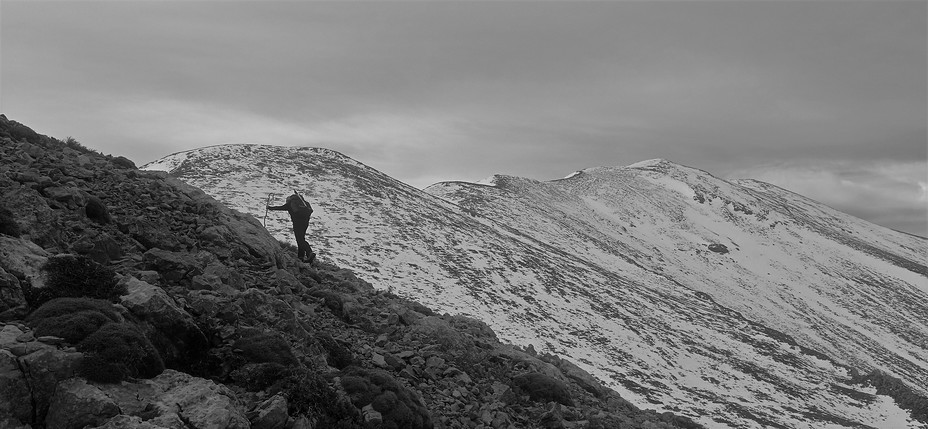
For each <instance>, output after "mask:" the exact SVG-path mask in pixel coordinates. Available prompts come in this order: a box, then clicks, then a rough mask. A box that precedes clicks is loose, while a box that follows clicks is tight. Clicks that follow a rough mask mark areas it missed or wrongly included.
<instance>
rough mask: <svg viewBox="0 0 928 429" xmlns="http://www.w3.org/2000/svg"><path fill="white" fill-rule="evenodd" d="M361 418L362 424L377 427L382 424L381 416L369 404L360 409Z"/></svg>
mask: <svg viewBox="0 0 928 429" xmlns="http://www.w3.org/2000/svg"><path fill="white" fill-rule="evenodd" d="M361 416H362V417H363V418H364V422H365V423H366V424H369V425H379V424H381V423H383V414H381V413H380V412H379V411H377V410H375V409H374V407H373V406H371V405H370V404H368V405H366V406H365V407H364V408H362V409H361Z"/></svg>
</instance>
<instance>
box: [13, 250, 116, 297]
mask: <svg viewBox="0 0 928 429" xmlns="http://www.w3.org/2000/svg"><path fill="white" fill-rule="evenodd" d="M44 268H45V271H46V272H47V273H48V282H47V284H46V287H44V288H41V289H39V288H27V289H28V290H27V291H24V292H26V293H25V295H26V301H27V302H29V305H31V306H32V307H38V306H40V305H42V304H44V303H45V302H47V301H49V300H52V299H55V298H62V297H87V298H100V299H106V300H110V301H115V300H116V299H118V298H119V296H120V295H123V294H125V293H126V289H125V286H119V284H118V283H117V281H116V272H115V271H113V269H112V268H110V267H106V266H103V265H100V264H99V263H97V262H95V261H94V260H92V259H90V258H89V257H87V256H75V255H58V256H54V257H51V258H49V259H48V262H46V263H45V267H44Z"/></svg>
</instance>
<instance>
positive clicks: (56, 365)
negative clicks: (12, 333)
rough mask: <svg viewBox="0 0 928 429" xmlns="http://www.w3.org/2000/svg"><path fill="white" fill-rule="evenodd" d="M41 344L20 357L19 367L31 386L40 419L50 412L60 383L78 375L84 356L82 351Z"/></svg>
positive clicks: (36, 411)
mask: <svg viewBox="0 0 928 429" xmlns="http://www.w3.org/2000/svg"><path fill="white" fill-rule="evenodd" d="M25 344H41V343H25ZM41 346H42V347H43V348H41V349H39V350H38V351H35V352H33V353H30V354H28V355H25V356H23V357H20V358H19V360H18V362H19V367H20V368H21V369H22V371H23V373H24V374H25V376H26V379H27V380H28V383H29V386H31V391H30V392H31V399H32V403H33V404H34V407H35V415H36V416H40V417H39V418H40V419H41V418H42V417H44V416H45V415H46V414H47V413H48V407H49V404H50V403H51V399H52V396H53V395H54V394H55V389H56V387H57V386H58V383H60V382H61V381H64V380H67V379H69V378H72V377H74V376H75V375H77V365H78V363H80V361H81V359H82V358H83V354H81V353H77V352H67V351H64V350H58V349H57V348H55V347H53V346H48V345H45V344H41Z"/></svg>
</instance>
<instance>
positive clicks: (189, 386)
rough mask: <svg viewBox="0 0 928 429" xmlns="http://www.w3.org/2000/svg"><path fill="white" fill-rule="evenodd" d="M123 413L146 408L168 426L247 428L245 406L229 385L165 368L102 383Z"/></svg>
mask: <svg viewBox="0 0 928 429" xmlns="http://www.w3.org/2000/svg"><path fill="white" fill-rule="evenodd" d="M99 388H100V389H101V390H102V391H103V392H104V393H105V394H106V395H107V396H109V397H110V398H112V399H113V400H114V401H115V402H116V404H117V405H118V406H119V408H120V409H121V410H122V411H123V413H125V414H127V415H136V414H139V413H141V412H143V411H144V413H145V414H147V415H149V416H152V418H151V419H149V420H147V421H148V422H149V423H151V424H153V425H157V426H162V427H165V428H171V429H174V428H177V429H185V428H186V427H189V426H187V425H188V424H189V425H191V426H193V427H196V428H199V429H247V428H249V427H250V423H249V422H248V418H247V417H246V416H245V410H244V405H243V404H242V402H241V400H239V399H238V398H237V397H236V396H235V394H234V393H233V392H232V391H231V390H230V389H229V388H227V387H225V386H223V385H221V384H216V383H214V382H212V381H210V380H206V379H203V378H199V377H194V376H192V375H189V374H184V373H182V372H178V371H174V370H171V369H168V370H165V371H164V372H163V373H161V375H159V376H157V377H155V378H152V379H149V380H139V381H138V382H136V383H120V384H112V385H109V384H108V385H100V386H99Z"/></svg>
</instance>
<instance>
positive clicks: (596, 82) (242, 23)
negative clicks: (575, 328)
mask: <svg viewBox="0 0 928 429" xmlns="http://www.w3.org/2000/svg"><path fill="white" fill-rule="evenodd" d="M0 111H2V113H4V114H6V115H7V116H8V117H9V118H10V119H13V120H17V121H19V122H22V123H24V124H26V125H28V126H30V127H32V128H34V129H35V130H36V131H38V132H40V133H43V134H49V135H52V136H55V137H58V138H64V137H67V136H73V137H75V138H77V139H78V140H79V141H80V142H82V143H83V144H85V145H86V146H88V147H91V148H94V149H97V150H99V151H101V152H104V153H111V154H114V155H123V156H126V157H128V158H130V159H132V160H134V161H135V162H136V163H137V164H139V165H141V164H143V163H145V162H149V161H153V160H155V159H157V158H159V157H162V156H164V155H167V154H170V153H173V152H177V151H182V150H187V149H192V148H196V147H201V146H207V145H214V144H224V143H261V144H276V145H308V146H320V147H327V148H330V149H334V150H337V151H340V152H342V153H344V154H346V155H348V156H351V157H352V158H355V159H357V160H358V161H361V162H363V163H365V164H367V165H370V166H372V167H374V168H377V169H378V170H381V171H383V172H384V173H387V174H389V175H390V176H393V177H395V178H397V179H399V180H402V181H404V182H406V183H409V184H411V185H414V186H417V187H424V186H427V185H429V184H431V183H434V182H437V181H442V180H470V181H476V180H480V179H483V178H485V177H486V176H489V175H491V174H494V173H504V174H511V175H517V176H524V177H530V178H534V179H538V180H549V179H556V178H560V177H564V176H566V175H568V174H570V173H571V172H573V171H575V170H579V169H583V168H587V167H595V166H601V165H628V164H631V163H634V162H637V161H641V160H645V159H651V158H666V159H669V160H671V161H673V162H677V163H680V164H684V165H688V166H692V167H697V168H701V169H704V170H707V171H709V172H711V173H713V174H715V175H716V176H719V177H723V178H741V177H749V178H756V179H760V180H764V181H768V182H771V183H774V184H777V185H780V186H783V187H786V188H787V189H790V190H792V191H795V192H798V193H801V194H804V195H807V196H809V197H812V198H815V199H818V200H820V201H823V202H825V203H827V204H829V205H831V206H832V207H835V208H837V209H840V210H843V211H845V212H848V213H851V214H854V215H856V216H860V217H863V218H865V219H868V220H871V221H874V222H876V223H879V224H882V225H885V226H889V227H892V228H896V229H900V230H904V231H908V232H912V233H916V234H919V235H922V236H928V214H926V213H928V2H926V1H924V0H919V1H850V2H843V1H825V0H817V1H812V0H809V1H746V2H735V1H712V2H710V1H699V0H694V1H634V2H632V1H627V2H626V1H615V2H605V1H602V2H578V1H570V2H568V1H562V2H557V1H555V2H528V1H518V2H515V1H513V2H495V1H483V2H298V1H286V2H284V1H279V2H275V1H196V2H184V1H166V2H165V1H147V2H143V1H124V2H117V1H100V2H82V1H69V2H41V1H39V2H36V1H11V0H2V2H0Z"/></svg>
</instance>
